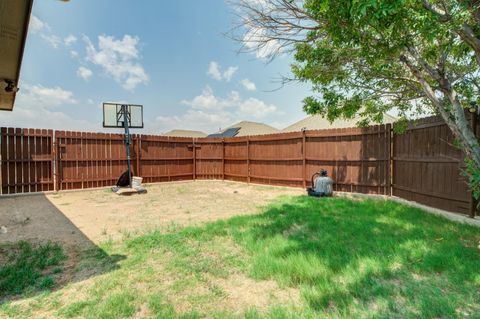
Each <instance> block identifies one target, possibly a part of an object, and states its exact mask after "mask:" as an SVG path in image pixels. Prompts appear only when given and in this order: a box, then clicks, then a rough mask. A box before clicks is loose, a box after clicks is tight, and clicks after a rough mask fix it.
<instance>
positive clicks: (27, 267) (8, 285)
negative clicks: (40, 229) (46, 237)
mask: <svg viewBox="0 0 480 319" xmlns="http://www.w3.org/2000/svg"><path fill="white" fill-rule="evenodd" d="M0 256H1V257H2V259H3V260H0V261H1V263H0V298H3V297H6V296H8V295H16V294H21V293H23V292H26V291H27V290H28V291H34V290H45V289H51V288H52V287H53V286H54V284H55V281H54V279H53V277H51V276H50V275H51V274H53V273H59V272H60V271H61V270H60V271H59V269H61V268H60V267H59V266H60V265H61V264H62V262H63V261H64V260H65V259H66V256H65V254H64V252H63V249H62V247H61V246H60V245H58V244H51V243H47V244H41V245H32V244H30V243H28V242H25V241H21V242H18V243H16V244H11V245H3V246H0ZM55 266H57V267H55Z"/></svg>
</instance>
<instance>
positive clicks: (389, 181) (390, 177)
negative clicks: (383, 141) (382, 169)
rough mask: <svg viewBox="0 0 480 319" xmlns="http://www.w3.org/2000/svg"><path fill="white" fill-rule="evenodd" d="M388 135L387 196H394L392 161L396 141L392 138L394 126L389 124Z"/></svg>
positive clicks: (387, 126) (387, 127)
mask: <svg viewBox="0 0 480 319" xmlns="http://www.w3.org/2000/svg"><path fill="white" fill-rule="evenodd" d="M385 129H386V134H387V154H386V155H387V174H386V175H387V180H386V182H387V196H392V180H393V166H392V165H393V161H392V149H393V143H394V140H395V139H393V138H392V134H393V130H392V124H387V125H386V127H385Z"/></svg>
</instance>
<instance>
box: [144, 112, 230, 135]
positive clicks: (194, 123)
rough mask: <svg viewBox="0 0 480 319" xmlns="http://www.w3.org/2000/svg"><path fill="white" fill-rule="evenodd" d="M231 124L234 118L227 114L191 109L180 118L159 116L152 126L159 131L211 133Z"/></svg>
mask: <svg viewBox="0 0 480 319" xmlns="http://www.w3.org/2000/svg"><path fill="white" fill-rule="evenodd" d="M231 122H232V118H231V117H230V114H228V113H226V112H219V113H209V112H205V111H201V110H193V109H191V110H188V111H187V112H186V113H185V114H183V115H180V116H159V117H157V118H156V120H155V123H152V124H153V126H154V127H156V128H158V130H159V131H167V130H171V129H189V130H200V131H203V132H206V133H211V132H215V131H217V130H218V129H219V128H221V127H225V126H227V125H229V124H231Z"/></svg>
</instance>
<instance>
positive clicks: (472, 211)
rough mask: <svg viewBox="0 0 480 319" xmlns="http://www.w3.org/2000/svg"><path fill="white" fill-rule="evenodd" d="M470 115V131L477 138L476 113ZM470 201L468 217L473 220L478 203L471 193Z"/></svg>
mask: <svg viewBox="0 0 480 319" xmlns="http://www.w3.org/2000/svg"><path fill="white" fill-rule="evenodd" d="M470 114H471V118H470V124H471V126H472V131H473V134H475V136H476V137H477V138H478V135H477V122H478V118H477V116H478V115H477V112H472V113H470ZM470 201H471V203H470V217H471V218H475V215H476V213H477V206H478V202H477V200H476V199H475V197H473V193H472V198H471V200H470Z"/></svg>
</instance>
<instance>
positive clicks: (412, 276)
mask: <svg viewBox="0 0 480 319" xmlns="http://www.w3.org/2000/svg"><path fill="white" fill-rule="evenodd" d="M479 245H480V229H476V228H473V227H470V226H466V225H460V224H455V223H453V222H449V221H447V220H445V219H442V218H440V217H437V216H432V215H429V214H427V213H424V212H422V211H421V210H419V209H416V208H411V207H407V206H403V205H400V204H397V203H394V202H390V201H374V200H365V201H352V200H348V199H341V198H328V199H320V200H319V199H314V198H309V197H304V196H300V197H288V198H286V197H285V198H281V199H279V200H278V201H277V202H276V203H275V204H273V205H271V206H269V207H267V208H266V209H265V211H264V213H263V214H260V215H252V216H242V217H235V218H232V219H230V220H227V221H219V222H215V223H210V224H206V225H204V226H201V227H187V228H182V229H180V228H178V229H176V228H175V227H173V228H172V229H170V230H168V231H155V232H152V233H149V234H147V235H144V236H141V237H137V238H128V236H127V237H126V238H125V239H124V240H123V241H120V242H112V241H110V242H106V243H104V244H103V245H102V246H101V249H102V250H103V251H104V252H105V253H100V254H99V253H95V254H92V253H91V252H90V253H88V252H85V253H84V255H83V256H84V257H83V260H82V261H81V262H80V264H79V266H78V270H77V271H78V272H79V273H84V272H88V271H90V270H89V269H94V268H95V267H97V266H98V265H103V266H102V267H105V265H104V264H105V260H106V258H110V257H109V256H113V255H123V256H126V258H125V259H124V260H121V261H120V262H119V264H118V267H116V268H112V269H111V270H110V271H107V272H104V273H103V274H102V275H98V276H92V277H90V278H88V279H86V280H84V281H77V282H74V283H71V284H68V285H66V286H64V287H57V289H54V290H53V291H48V290H47V291H45V290H43V292H42V291H40V292H38V293H37V294H34V293H32V291H34V289H33V288H32V289H33V290H32V289H30V290H29V292H28V293H24V296H22V298H17V300H13V301H7V302H4V303H3V305H0V317H2V316H4V317H18V318H21V317H35V318H42V317H60V318H128V317H136V318H142V317H147V318H419V317H421V318H480V249H479ZM11 262H13V261H11ZM33 286H34V287H35V284H34V285H33ZM12 291H15V290H12V289H11V288H10V290H9V292H10V293H12Z"/></svg>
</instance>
